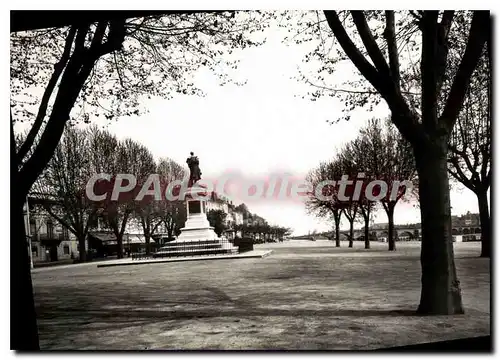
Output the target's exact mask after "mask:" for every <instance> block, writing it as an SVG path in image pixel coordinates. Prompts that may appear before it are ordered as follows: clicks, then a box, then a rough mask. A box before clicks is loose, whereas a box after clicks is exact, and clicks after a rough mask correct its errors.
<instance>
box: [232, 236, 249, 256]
mask: <svg viewBox="0 0 500 360" xmlns="http://www.w3.org/2000/svg"><path fill="white" fill-rule="evenodd" d="M234 246H237V247H238V252H240V253H242V252H246V251H252V250H253V239H250V238H238V237H237V238H235V239H234Z"/></svg>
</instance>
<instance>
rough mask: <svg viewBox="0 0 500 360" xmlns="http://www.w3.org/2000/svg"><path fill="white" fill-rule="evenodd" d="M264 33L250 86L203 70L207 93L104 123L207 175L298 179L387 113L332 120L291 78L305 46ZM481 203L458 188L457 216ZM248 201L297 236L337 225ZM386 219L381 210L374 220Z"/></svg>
mask: <svg viewBox="0 0 500 360" xmlns="http://www.w3.org/2000/svg"><path fill="white" fill-rule="evenodd" d="M265 35H266V37H267V42H266V44H264V45H262V46H260V47H257V48H251V49H245V50H242V51H240V52H239V56H240V59H241V63H240V65H239V67H238V69H237V70H236V71H235V73H234V75H235V76H236V77H237V78H238V79H246V80H247V83H246V85H244V86H236V85H226V86H219V85H218V83H217V81H216V79H215V77H214V76H213V75H212V74H211V73H210V72H209V71H208V70H206V69H205V70H204V69H202V70H200V71H199V72H198V73H197V74H196V77H195V81H196V85H197V86H198V87H200V88H201V89H203V90H204V92H205V93H206V96H205V97H196V96H188V95H177V96H175V97H174V98H173V99H170V100H165V99H151V100H145V103H144V106H145V107H146V108H147V109H148V113H146V114H144V115H140V116H139V117H124V118H121V119H119V120H117V121H115V122H112V123H104V122H101V123H99V124H100V125H103V126H106V127H107V129H108V130H109V131H111V132H112V133H114V134H116V136H117V137H118V138H119V139H125V138H131V139H133V140H136V141H138V142H140V143H142V144H143V145H145V146H147V147H148V148H149V149H150V150H151V152H152V153H153V155H154V156H155V158H156V159H159V158H161V157H169V158H172V159H174V160H176V161H177V162H179V163H180V164H183V165H184V166H186V168H187V165H186V164H185V161H186V158H187V157H188V156H189V152H190V151H193V152H194V153H195V154H196V155H197V156H198V157H199V159H200V168H201V170H202V172H203V177H217V176H218V175H220V174H222V173H225V172H227V171H238V172H240V173H241V174H243V175H244V176H248V177H265V176H267V175H269V174H271V173H284V172H286V173H289V174H291V175H293V176H296V177H299V178H300V177H303V176H305V174H306V173H307V172H308V171H309V170H311V169H312V168H314V167H315V166H317V165H318V164H319V162H321V161H323V160H327V159H331V158H333V157H334V155H335V153H336V151H337V149H338V148H340V147H341V146H342V145H343V144H344V143H346V142H348V141H350V140H352V139H354V138H355V137H356V135H357V133H358V131H359V129H360V128H361V127H363V126H364V124H366V120H367V119H369V118H371V117H373V116H378V117H385V116H387V115H388V111H387V109H386V108H385V106H383V105H382V106H380V107H378V108H377V109H376V110H375V111H374V112H372V113H368V112H365V111H360V112H358V113H356V116H353V117H352V118H351V120H350V121H349V122H346V121H341V122H339V123H337V124H333V125H331V124H329V123H327V120H334V119H336V118H338V117H340V114H341V110H342V104H340V103H339V102H338V101H337V100H336V99H334V98H331V97H325V98H320V99H319V100H317V101H314V102H313V101H311V100H309V99H307V98H306V99H302V98H301V95H304V94H305V93H306V92H307V91H308V90H311V89H310V87H309V86H308V85H306V84H304V83H300V82H298V81H297V80H295V79H291V77H293V76H295V75H297V66H300V65H301V60H302V58H303V56H304V55H305V53H306V51H307V49H306V48H304V47H301V46H287V45H285V44H283V43H282V42H281V39H282V34H281V33H278V32H276V31H267V32H266V33H265ZM349 66H350V65H348V66H346V68H345V69H342V71H337V72H336V75H335V76H336V78H337V80H341V79H342V77H343V76H345V77H346V78H347V77H349V76H350V74H352V68H350V67H349ZM94 123H95V122H94ZM18 129H19V128H18ZM234 200H235V202H236V203H238V202H239V201H238V199H234ZM476 203H477V200H476V197H475V195H474V194H473V193H472V192H471V191H469V190H467V189H461V188H460V187H458V186H457V188H455V189H453V190H452V193H451V205H452V213H453V214H455V215H458V214H463V213H466V212H467V211H471V212H476V211H477V204H476ZM247 205H248V207H249V210H250V211H251V212H254V213H257V214H258V215H260V216H262V217H264V218H265V219H266V220H267V221H268V222H269V223H271V224H275V225H281V226H287V227H290V228H292V229H293V231H294V234H295V235H299V234H307V233H308V232H309V231H311V232H312V231H314V230H316V231H318V232H320V231H328V230H331V229H332V223H331V222H328V221H325V220H321V219H317V218H315V217H314V216H312V215H309V214H307V212H306V209H305V206H304V204H303V203H301V202H291V201H288V202H287V201H269V200H268V201H254V202H248V203H247ZM386 221H387V220H386V215H385V212H384V211H383V209H380V210H379V211H378V212H377V215H376V216H375V222H386ZM419 221H420V212H419V209H418V208H416V207H415V206H414V204H411V203H409V204H405V203H399V204H398V205H397V207H396V211H395V222H396V223H414V222H419ZM342 226H343V228H347V226H348V224H347V223H346V222H343V224H342ZM358 226H360V225H358Z"/></svg>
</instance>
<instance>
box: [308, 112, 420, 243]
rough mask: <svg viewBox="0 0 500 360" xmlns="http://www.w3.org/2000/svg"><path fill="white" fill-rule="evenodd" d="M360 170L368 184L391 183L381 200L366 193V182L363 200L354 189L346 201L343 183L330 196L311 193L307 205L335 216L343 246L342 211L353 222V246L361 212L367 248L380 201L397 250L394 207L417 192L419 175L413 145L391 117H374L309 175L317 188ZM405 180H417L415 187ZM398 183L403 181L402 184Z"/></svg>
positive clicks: (314, 211)
mask: <svg viewBox="0 0 500 360" xmlns="http://www.w3.org/2000/svg"><path fill="white" fill-rule="evenodd" d="M360 173H363V174H364V175H365V178H364V179H363V180H364V181H363V182H364V184H366V183H367V182H369V181H371V180H382V181H385V183H386V184H387V185H388V189H387V195H386V196H384V197H382V198H381V199H380V200H379V201H372V200H370V199H368V198H367V197H366V196H363V192H364V191H365V190H366V186H363V187H362V189H361V193H362V194H361V196H360V198H359V201H357V200H356V199H353V198H352V194H353V192H352V190H351V192H350V193H349V192H348V191H346V193H349V194H350V195H351V196H348V200H345V201H344V200H343V199H342V198H339V193H338V192H339V187H336V188H334V189H332V190H333V191H331V193H330V194H329V198H328V199H325V198H323V197H318V196H317V194H315V193H311V196H310V197H309V198H308V201H307V203H306V206H307V209H308V211H309V212H310V213H312V214H315V215H317V216H319V217H323V218H329V219H333V221H334V224H335V241H336V246H337V247H339V246H340V220H341V217H342V215H344V216H345V218H346V219H347V220H348V222H349V225H350V226H349V230H350V232H349V233H350V236H349V247H352V246H353V237H354V222H355V221H356V219H357V218H358V216H361V218H362V220H363V221H364V238H365V248H366V249H369V248H370V236H369V226H370V220H371V217H372V215H373V213H374V212H375V211H376V210H377V205H378V204H382V206H383V208H384V210H385V212H386V213H387V218H388V223H389V229H388V232H389V235H388V242H389V250H395V249H396V243H395V239H394V208H395V207H396V204H397V203H398V201H399V200H401V199H402V198H403V196H404V195H406V196H405V199H409V198H410V196H411V195H412V193H414V192H415V189H416V188H417V183H416V180H417V178H416V168H415V161H414V158H413V153H412V150H411V147H410V146H409V144H408V142H407V141H405V140H404V139H403V138H402V136H401V135H400V134H399V132H398V131H397V129H396V128H395V126H394V125H392V123H391V122H390V120H386V121H380V120H379V119H372V120H370V122H369V124H368V125H367V126H366V127H364V128H363V129H362V130H361V131H360V134H359V135H358V137H357V138H356V139H354V140H353V141H351V142H349V143H347V144H346V145H345V146H344V147H343V148H342V149H341V150H340V151H339V152H338V153H337V155H336V157H335V158H334V159H333V160H331V161H327V162H323V163H321V164H320V165H319V166H318V167H317V168H315V169H313V170H311V171H310V172H309V174H308V176H307V181H308V182H309V184H310V185H311V187H312V188H313V189H316V188H317V186H318V184H320V183H321V182H324V181H328V180H330V181H337V182H338V181H339V180H341V177H342V176H343V175H347V176H348V177H349V178H351V179H355V177H356V176H357V174H360ZM353 181H355V180H353ZM405 181H409V182H411V183H413V186H412V188H411V189H409V188H408V189H407V188H406V186H405V185H404V184H405V183H404V182H405ZM398 183H401V185H399V184H398ZM354 185H355V184H353V186H354ZM394 185H395V186H397V189H398V192H397V194H395V196H394V197H393V198H392V197H391V196H390V195H391V191H392V187H393V186H394ZM351 187H352V186H351ZM379 190H380V188H379ZM407 190H408V191H407ZM410 192H411V193H410ZM373 194H374V195H377V194H376V190H375V191H373Z"/></svg>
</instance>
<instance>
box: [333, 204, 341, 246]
mask: <svg viewBox="0 0 500 360" xmlns="http://www.w3.org/2000/svg"><path fill="white" fill-rule="evenodd" d="M340 215H341V213H340V212H338V213H337V214H334V217H335V247H340Z"/></svg>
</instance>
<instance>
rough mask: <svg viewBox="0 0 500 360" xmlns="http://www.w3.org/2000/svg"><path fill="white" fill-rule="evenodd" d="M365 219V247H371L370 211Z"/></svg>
mask: <svg viewBox="0 0 500 360" xmlns="http://www.w3.org/2000/svg"><path fill="white" fill-rule="evenodd" d="M363 217H364V219H365V249H369V248H370V213H369V212H367V213H366V216H363Z"/></svg>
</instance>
